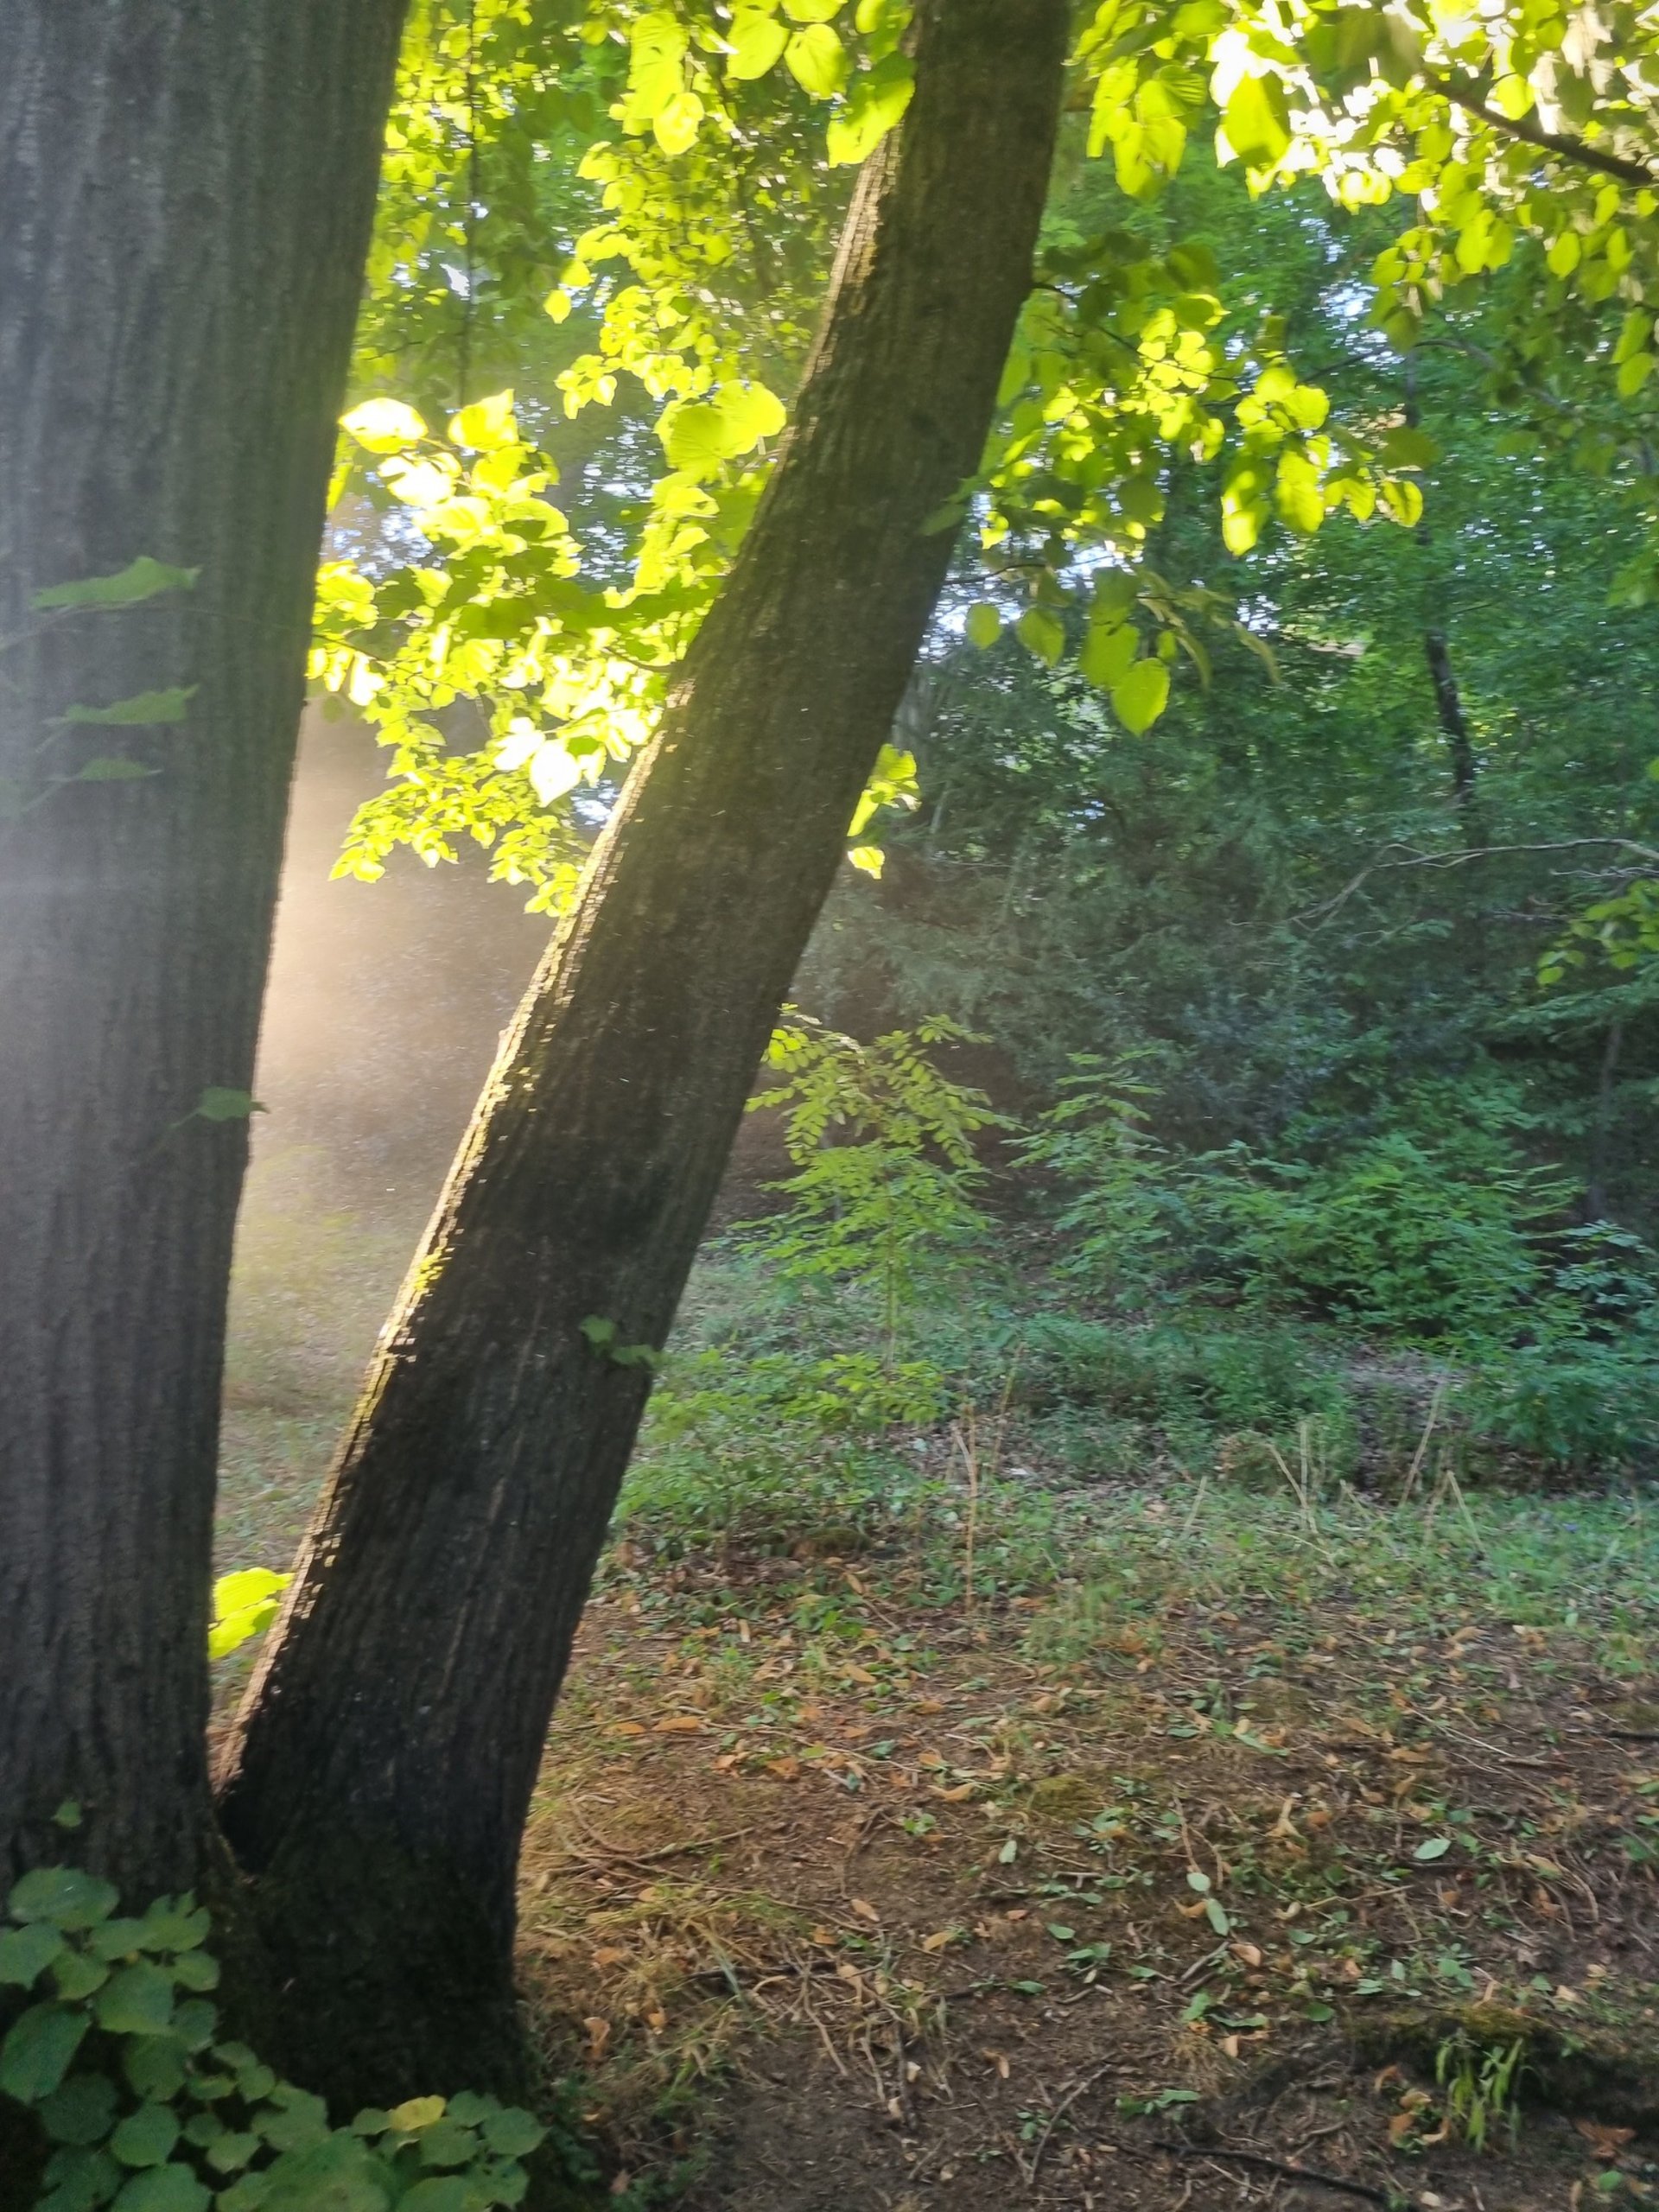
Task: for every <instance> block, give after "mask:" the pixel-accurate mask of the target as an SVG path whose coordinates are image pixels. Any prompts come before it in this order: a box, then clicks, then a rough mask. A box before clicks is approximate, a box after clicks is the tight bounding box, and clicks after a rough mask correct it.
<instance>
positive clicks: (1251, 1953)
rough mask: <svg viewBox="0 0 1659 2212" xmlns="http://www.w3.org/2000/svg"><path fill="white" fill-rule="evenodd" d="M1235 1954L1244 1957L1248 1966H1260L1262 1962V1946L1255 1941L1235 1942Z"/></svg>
mask: <svg viewBox="0 0 1659 2212" xmlns="http://www.w3.org/2000/svg"><path fill="white" fill-rule="evenodd" d="M1233 1955H1234V1956H1235V1957H1236V1958H1238V1959H1242V1960H1243V1962H1244V1964H1245V1965H1246V1966H1247V1967H1259V1966H1260V1965H1261V1963H1262V1952H1261V1948H1260V1946H1259V1945H1257V1944H1255V1943H1235V1944H1234V1946H1233Z"/></svg>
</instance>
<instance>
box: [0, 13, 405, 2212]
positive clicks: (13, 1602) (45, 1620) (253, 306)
mask: <svg viewBox="0 0 1659 2212" xmlns="http://www.w3.org/2000/svg"><path fill="white" fill-rule="evenodd" d="M402 12H403V0H351V4H350V5H343V4H341V0H168V4H167V5H165V6H157V5H156V4H154V0H4V4H3V6H0V1163H3V1165H0V1889H3V1887H4V1886H5V1885H6V1884H7V1881H8V1879H9V1878H10V1876H12V1875H15V1874H16V1872H18V1871H20V1870H21V1869H22V1868H23V1867H24V1866H28V1865H29V1864H31V1863H37V1862H39V1861H41V1859H56V1858H60V1857H66V1856H73V1857H74V1858H75V1859H79V1860H81V1861H83V1862H85V1863H88V1864H90V1865H92V1866H96V1867H98V1868H99V1869H101V1870H102V1871H104V1872H106V1873H108V1874H109V1875H111V1877H113V1878H115V1879H116V1880H117V1881H118V1883H119V1885H121V1887H122V1888H123V1890H124V1892H125V1894H126V1896H127V1897H128V1899H129V1900H130V1902H131V1903H132V1904H137V1905H143V1904H145V1903H146V1902H148V1900H149V1898H150V1897H152V1896H154V1895H155V1894H156V1892H158V1891H162V1890H177V1889H181V1888H183V1887H185V1886H186V1885H189V1884H191V1883H193V1882H195V1881H198V1880H199V1879H200V1878H201V1876H202V1873H203V1871H204V1868H205V1867H207V1866H209V1865H210V1864H211V1839H212V1820H211V1805H210V1799H209V1794H208V1789H207V1774H206V1756H205V1751H204V1744H203V1727H204V1723H205V1721H206V1719H207V1704H208V1692H207V1656H206V1641H205V1639H206V1630H207V1619H206V1615H207V1602H208V1580H209V1573H210V1565H211V1535H212V1522H213V1483H214V1461H215V1455H216V1446H217V1439H218V1427H219V1389H220V1355H221V1349H222V1344H223V1337H224V1319H225V1306H226V1284H227V1281H228V1277H229V1270H230V1255H231V1234H232V1224H233V1221H234V1217H235V1211H236V1205H237V1196H238V1188H239V1185H240V1182H241V1178H242V1171H243V1164H244V1157H245V1151H246V1141H247V1123H246V1118H245V1114H242V1113H238V1111H237V1110H236V1103H235V1097H234V1094H236V1093H238V1092H245V1091H246V1090H247V1088H248V1086H249V1085H250V1084H251V1082H252V1070H253V1055H254V1042H255V1035H256V1032H257V1027H258V1018H259V1001H260V994H261V990H262V988H263V985H264V974H265V963H266V955H267V950H268V945H269V940H270V920H271V912H272V907H273V904H274V900H275V895H276V887H277V869H278V866H279V863H280V861H281V856H282V844H283V814H284V808H285V804H286V799H287V793H288V784H289V767H290V763H291V759H292V753H293V747H294V741H295V734H296V728H297V724H298V718H299V710H300V705H301V698H302V683H303V678H304V664H305V652H306V642H307V634H308V617H309V612H310V600H311V591H312V579H313V574H314V570H315V563H316V556H317V550H318V545H319V542H320V539H321V528H322V521H323V504H324V498H325V493H326V487H327V478H328V470H329V467H330V461H331V455H332V451H333V446H334V417H335V416H336V414H337V413H338V410H339V406H340V393H341V389H342V385H343V383H344V379H345V374H346V364H347V360H348V357H349V352H350V346H351V337H352V327H353V318H354V315H355V311H356V307H357V299H358V290H359V281H360V277H361V274H362V270H363V266H364V263H365V256H366V251H367V246H368V240H369V232H370V225H371V221H372V210H373V201H374V190H375V179H376V170H377V163H378V150H379V145H380V139H381V132H382V127H383V124H384V120H385V112H386V109H387V105H388V103H389V100H390V97H391V85H392V75H393V67H394V63H395V59H396V50H397V33H398V29H399V22H400V17H401V16H402ZM138 556H149V558H150V559H151V560H153V561H158V562H162V563H169V564H177V565H179V566H181V567H186V568H192V569H198V570H199V571H200V576H199V581H198V582H197V583H196V586H195V588H194V591H184V590H177V591H174V592H170V593H168V594H164V595H162V596H159V597H154V598H149V599H147V600H145V601H143V602H142V603H139V604H135V605H133V606H131V607H130V608H129V609H128V610H127V611H125V612H112V611H107V610H106V611H102V612H93V611H87V610H85V609H80V608H72V609H68V610H62V611H59V612H55V613H50V612H43V611H41V610H40V609H38V608H36V607H35V604H34V600H35V594H36V593H37V592H40V591H41V590H43V589H46V588H50V587H54V586H60V585H63V584H66V583H73V582H80V581H84V580H86V579H88V578H92V577H96V576H99V575H110V574H111V573H113V572H116V571H118V570H122V569H125V568H126V567H127V566H128V565H129V564H130V563H132V562H133V561H134V560H135V559H136V558H137V557H138ZM175 690H176V691H177V692H178V693H180V694H181V696H180V697H179V698H178V699H176V700H175V701H174V702H172V704H171V707H170V708H169V707H168V702H165V701H161V702H156V701H152V702H150V705H149V709H143V708H142V707H135V706H129V708H128V709H127V716H128V718H127V719H126V720H125V721H122V720H120V719H118V720H117V721H115V722H113V723H111V724H106V725H104V726H99V725H97V724H89V723H85V722H83V721H78V720H77V719H76V718H75V717H76V710H77V709H88V708H92V709H97V708H105V707H109V706H111V705H113V704H115V703H116V702H120V701H127V702H132V701H134V700H135V699H136V698H137V697H138V696H139V695H143V694H145V693H165V692H168V691H175ZM146 713H148V714H149V715H157V716H162V717H165V716H166V715H168V714H169V713H170V714H171V715H172V716H173V717H174V718H172V719H166V718H160V719H133V718H134V717H136V716H142V715H145V714H146ZM95 762H104V763H108V762H118V763H121V764H124V766H120V767H118V768H117V769H116V770H115V771H114V772H113V775H112V774H111V771H110V770H109V768H107V767H99V766H89V764H92V763H95ZM123 776H124V777H125V778H126V779H125V780H121V779H120V778H122V777H123ZM208 1090H219V1091H220V1092H221V1093H223V1094H225V1095H224V1096H221V1097H220V1098H219V1100H218V1101H216V1102H215V1101H211V1100H210V1101H209V1104H210V1107H213V1106H214V1105H216V1106H217V1108H218V1109H219V1114H220V1115H221V1116H228V1118H217V1119H215V1118H212V1117H211V1116H208V1117H204V1116H196V1115H194V1113H193V1109H194V1108H195V1107H196V1106H197V1104H198V1103H199V1102H200V1100H201V1097H202V1094H203V1093H204V1091H208ZM66 1800H73V1801H75V1802H76V1803H78V1804H79V1808H80V1814H81V1825H80V1826H79V1827H78V1828H76V1829H75V1831H74V1832H73V1835H67V1834H65V1832H64V1830H63V1829H62V1828H61V1827H54V1824H53V1821H52V1815H53V1814H54V1810H56V1809H57V1808H60V1807H61V1806H62V1805H63V1803H64V1802H65V1801H66ZM8 2201H10V2199H8Z"/></svg>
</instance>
